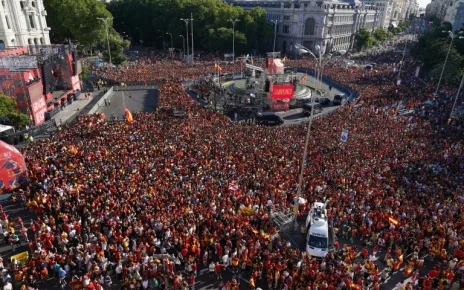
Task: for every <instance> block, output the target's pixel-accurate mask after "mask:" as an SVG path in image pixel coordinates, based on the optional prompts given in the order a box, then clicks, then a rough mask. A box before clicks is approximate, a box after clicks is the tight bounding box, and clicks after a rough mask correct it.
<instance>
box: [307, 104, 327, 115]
mask: <svg viewBox="0 0 464 290" xmlns="http://www.w3.org/2000/svg"><path fill="white" fill-rule="evenodd" d="M313 107H314V108H313ZM311 110H312V111H313V115H316V114H319V113H322V111H323V108H322V106H321V104H319V103H306V104H304V105H303V115H305V116H311Z"/></svg>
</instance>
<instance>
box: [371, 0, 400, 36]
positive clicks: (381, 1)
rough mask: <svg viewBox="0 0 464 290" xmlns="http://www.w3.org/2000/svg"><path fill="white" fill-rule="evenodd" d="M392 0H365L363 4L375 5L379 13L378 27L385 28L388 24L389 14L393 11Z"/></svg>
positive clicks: (389, 20)
mask: <svg viewBox="0 0 464 290" xmlns="http://www.w3.org/2000/svg"><path fill="white" fill-rule="evenodd" d="M393 2H394V1H393V0H365V1H363V3H364V4H366V5H369V6H375V7H376V8H377V11H378V13H379V15H380V16H379V19H380V25H379V27H380V28H384V29H387V28H388V27H389V26H390V22H391V15H392V11H393Z"/></svg>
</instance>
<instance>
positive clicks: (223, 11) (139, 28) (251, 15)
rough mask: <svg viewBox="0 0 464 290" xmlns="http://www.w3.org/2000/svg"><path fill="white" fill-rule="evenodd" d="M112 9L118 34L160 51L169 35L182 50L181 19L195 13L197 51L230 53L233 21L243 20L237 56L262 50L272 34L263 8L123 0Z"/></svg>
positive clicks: (212, 0) (208, 0) (195, 0)
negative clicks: (253, 50) (230, 20)
mask: <svg viewBox="0 0 464 290" xmlns="http://www.w3.org/2000/svg"><path fill="white" fill-rule="evenodd" d="M108 9H109V11H111V13H112V14H113V15H114V23H115V27H116V28H117V30H118V31H120V32H125V33H126V34H128V35H129V36H130V37H131V38H132V39H133V41H134V42H135V43H138V42H140V41H141V40H143V44H144V45H145V44H147V45H155V46H157V47H158V48H163V47H165V46H166V45H163V44H165V43H163V42H166V41H167V40H168V39H169V37H168V36H166V32H169V33H171V34H172V35H173V37H174V39H173V42H174V45H175V46H177V47H182V38H181V37H179V35H183V36H185V33H186V32H185V23H184V22H183V21H181V20H180V18H186V19H187V18H190V16H191V13H192V14H193V18H194V21H193V30H194V41H195V48H196V50H197V49H199V50H201V49H205V50H210V51H211V50H213V51H221V52H230V51H231V49H232V23H230V22H229V21H228V20H229V19H239V20H240V22H237V23H236V24H235V41H236V42H235V45H236V47H235V52H236V54H240V53H243V52H246V51H249V50H251V49H252V48H256V47H258V46H259V43H260V42H262V40H264V39H265V37H267V36H268V35H270V33H272V27H271V26H270V24H269V23H267V21H266V12H265V11H264V10H263V9H262V8H254V9H251V10H244V9H242V8H240V7H236V6H232V5H230V4H228V3H226V2H224V1H221V0H189V1H184V0H120V1H112V2H111V3H110V4H109V5H108ZM190 24H191V23H190ZM190 24H189V32H188V33H190V29H191V28H190ZM221 33H222V35H219V34H221ZM189 37H190V36H189ZM215 37H216V38H215ZM218 38H219V39H221V40H222V41H218ZM190 44H191V42H190Z"/></svg>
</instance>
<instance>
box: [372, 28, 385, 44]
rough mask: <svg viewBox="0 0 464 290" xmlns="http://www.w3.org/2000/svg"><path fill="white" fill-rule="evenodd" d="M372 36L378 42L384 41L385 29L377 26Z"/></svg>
mask: <svg viewBox="0 0 464 290" xmlns="http://www.w3.org/2000/svg"><path fill="white" fill-rule="evenodd" d="M374 38H375V39H376V40H377V41H379V42H383V41H385V40H386V39H387V31H386V30H385V29H383V28H377V29H376V30H374Z"/></svg>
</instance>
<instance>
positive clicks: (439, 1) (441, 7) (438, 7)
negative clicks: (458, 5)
mask: <svg viewBox="0 0 464 290" xmlns="http://www.w3.org/2000/svg"><path fill="white" fill-rule="evenodd" d="M455 2H457V1H456V0H432V2H431V3H430V4H428V5H427V7H426V9H425V16H426V17H437V18H438V19H440V20H441V21H444V20H445V17H446V14H447V11H448V8H449V7H452V6H453V3H455Z"/></svg>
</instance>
